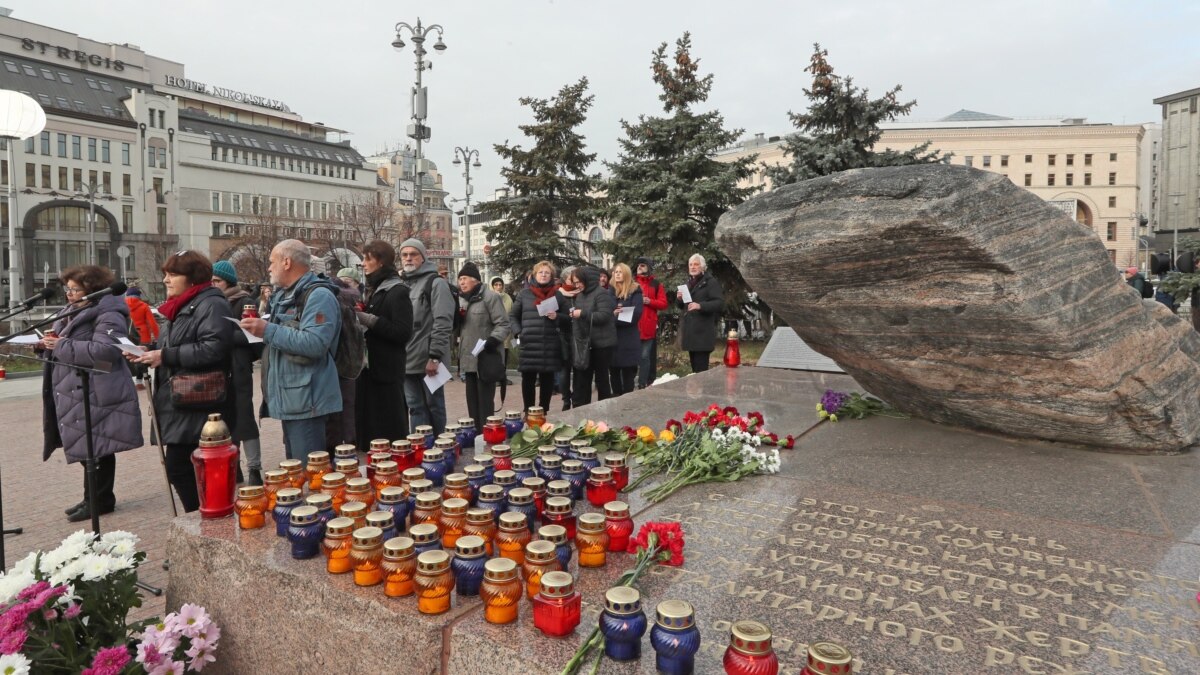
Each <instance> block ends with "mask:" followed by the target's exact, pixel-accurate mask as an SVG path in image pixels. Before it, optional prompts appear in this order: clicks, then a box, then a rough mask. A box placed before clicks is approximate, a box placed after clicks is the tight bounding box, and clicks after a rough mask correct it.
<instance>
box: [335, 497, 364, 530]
mask: <svg viewBox="0 0 1200 675" xmlns="http://www.w3.org/2000/svg"><path fill="white" fill-rule="evenodd" d="M367 513H369V512H368V511H367V505H366V504H364V503H362V502H346V503H344V504H342V508H340V509H338V515H339V516H342V517H343V518H349V519H350V520H353V521H354V529H356V530H357V529H358V528H360V527H366V526H367Z"/></svg>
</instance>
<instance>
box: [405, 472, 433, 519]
mask: <svg viewBox="0 0 1200 675" xmlns="http://www.w3.org/2000/svg"><path fill="white" fill-rule="evenodd" d="M422 492H437V490H434V488H433V481H431V480H429V479H428V478H422V479H421V480H414V481H413V482H411V483H409V484H408V515H409V517H410V518H411V517H412V514H413V513H414V512H416V510H417V495H419V494H421V493H422Z"/></svg>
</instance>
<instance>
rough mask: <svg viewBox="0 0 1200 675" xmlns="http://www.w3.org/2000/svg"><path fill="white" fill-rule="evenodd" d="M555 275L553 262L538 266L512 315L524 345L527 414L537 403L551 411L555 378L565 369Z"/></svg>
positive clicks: (522, 360) (515, 332) (519, 364)
mask: <svg viewBox="0 0 1200 675" xmlns="http://www.w3.org/2000/svg"><path fill="white" fill-rule="evenodd" d="M554 273H555V270H554V265H552V264H550V262H549V261H546V260H543V261H541V262H539V263H538V264H537V265H534V267H533V278H532V279H530V281H529V285H528V286H526V287H525V288H522V289H521V292H520V293H517V299H516V300H514V301H513V305H512V311H510V312H509V314H508V321H509V324H510V325H511V327H512V332H513V335H514V336H515V337H516V338H517V339H518V340H520V342H521V346H520V358H519V359H518V362H517V369H518V370H520V371H521V398H522V402H523V403H524V405H525V409H526V410H528V409H529V407H530V406H532V405H533V404H534V401H535V400H536V401H537V404H538V405H540V406H541V407H542V409H543V410H549V409H550V399H551V398H552V397H553V396H554V374H555V373H557V372H558V371H559V370H561V369H562V346H561V345H560V344H559V334H558V297H557V293H558V289H559V286H558V284H556V283H554ZM539 387H541V391H540V392H539V391H538V388H539ZM539 393H540V395H538V394H539ZM535 397H536V398H535Z"/></svg>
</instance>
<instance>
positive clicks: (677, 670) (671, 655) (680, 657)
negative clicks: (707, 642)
mask: <svg viewBox="0 0 1200 675" xmlns="http://www.w3.org/2000/svg"><path fill="white" fill-rule="evenodd" d="M654 614H655V618H654V626H652V627H651V628H650V646H651V647H653V648H654V665H655V667H656V668H658V672H660V673H663V674H664V675H692V673H693V672H694V671H695V668H696V652H698V651H700V629H699V628H696V618H695V611H694V610H693V609H692V605H691V604H690V603H687V602H684V601H683V600H663V601H662V602H660V603H658V607H656V608H655V610H654Z"/></svg>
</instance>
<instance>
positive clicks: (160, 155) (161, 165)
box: [158, 148, 167, 169]
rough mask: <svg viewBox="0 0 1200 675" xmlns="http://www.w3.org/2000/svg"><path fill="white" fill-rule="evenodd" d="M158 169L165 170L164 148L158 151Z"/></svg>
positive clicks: (165, 150)
mask: <svg viewBox="0 0 1200 675" xmlns="http://www.w3.org/2000/svg"><path fill="white" fill-rule="evenodd" d="M158 168H160V169H165V168H167V149H166V148H159V149H158Z"/></svg>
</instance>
